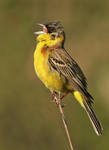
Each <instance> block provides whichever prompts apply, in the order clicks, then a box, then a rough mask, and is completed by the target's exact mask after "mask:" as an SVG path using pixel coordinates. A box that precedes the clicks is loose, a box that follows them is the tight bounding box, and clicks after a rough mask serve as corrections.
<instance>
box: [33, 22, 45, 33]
mask: <svg viewBox="0 0 109 150" xmlns="http://www.w3.org/2000/svg"><path fill="white" fill-rule="evenodd" d="M37 25H39V26H41V27H43V31H37V32H34V34H37V35H39V34H44V33H46V32H45V30H44V29H46V27H45V25H44V24H37Z"/></svg>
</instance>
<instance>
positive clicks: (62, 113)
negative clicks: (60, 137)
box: [55, 96, 74, 150]
mask: <svg viewBox="0 0 109 150" xmlns="http://www.w3.org/2000/svg"><path fill="white" fill-rule="evenodd" d="M55 100H56V101H55V102H56V104H57V105H58V107H59V110H60V113H61V116H62V121H63V124H64V128H65V132H66V134H67V138H68V141H69V145H70V148H71V150H74V149H73V145H72V142H71V138H70V134H69V131H68V127H67V123H66V120H65V116H64V112H63V109H62V105H61V99H60V96H59V98H57V97H55Z"/></svg>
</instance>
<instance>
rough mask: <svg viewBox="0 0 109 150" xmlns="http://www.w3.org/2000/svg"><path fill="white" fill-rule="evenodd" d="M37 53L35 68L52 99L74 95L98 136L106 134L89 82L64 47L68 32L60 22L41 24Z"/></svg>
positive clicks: (38, 32)
mask: <svg viewBox="0 0 109 150" xmlns="http://www.w3.org/2000/svg"><path fill="white" fill-rule="evenodd" d="M39 25H40V26H41V27H42V31H37V32H35V34H37V38H36V41H37V44H36V49H35V52H34V68H35V72H36V74H37V76H38V77H39V79H40V80H41V81H42V82H43V83H44V85H45V86H46V87H47V88H48V89H49V90H50V91H51V94H52V97H55V96H56V95H60V94H61V99H63V98H64V97H65V96H67V94H69V93H71V94H72V97H74V98H75V99H76V100H77V101H78V102H79V103H80V105H81V106H82V108H84V110H85V111H86V112H87V114H88V117H89V119H90V121H91V123H92V126H93V128H94V131H95V133H96V134H97V135H98V136H99V135H102V130H103V129H102V126H101V123H100V121H99V120H98V118H97V116H96V114H95V112H94V110H93V106H92V104H93V97H92V96H91V94H90V93H89V92H88V89H87V79H86V77H85V75H84V73H83V71H82V69H81V68H80V66H79V65H78V64H77V62H76V61H75V60H74V59H73V58H72V57H71V55H70V54H69V53H68V51H66V49H65V48H64V43H65V31H64V27H63V25H62V24H61V22H60V21H53V22H48V23H45V24H39Z"/></svg>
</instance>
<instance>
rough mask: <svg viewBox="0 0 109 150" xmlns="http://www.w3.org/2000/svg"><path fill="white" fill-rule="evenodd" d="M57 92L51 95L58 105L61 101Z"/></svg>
mask: <svg viewBox="0 0 109 150" xmlns="http://www.w3.org/2000/svg"><path fill="white" fill-rule="evenodd" d="M57 94H58V93H57V92H55V91H53V92H52V94H51V96H52V101H53V102H55V103H56V105H57V106H58V105H59V101H58V98H57Z"/></svg>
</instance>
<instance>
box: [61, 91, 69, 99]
mask: <svg viewBox="0 0 109 150" xmlns="http://www.w3.org/2000/svg"><path fill="white" fill-rule="evenodd" d="M67 94H68V92H65V93H64V94H63V95H61V97H60V99H61V100H62V99H63V98H64V97H65V96H67Z"/></svg>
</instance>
